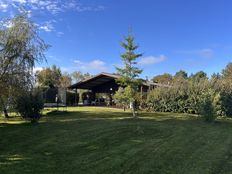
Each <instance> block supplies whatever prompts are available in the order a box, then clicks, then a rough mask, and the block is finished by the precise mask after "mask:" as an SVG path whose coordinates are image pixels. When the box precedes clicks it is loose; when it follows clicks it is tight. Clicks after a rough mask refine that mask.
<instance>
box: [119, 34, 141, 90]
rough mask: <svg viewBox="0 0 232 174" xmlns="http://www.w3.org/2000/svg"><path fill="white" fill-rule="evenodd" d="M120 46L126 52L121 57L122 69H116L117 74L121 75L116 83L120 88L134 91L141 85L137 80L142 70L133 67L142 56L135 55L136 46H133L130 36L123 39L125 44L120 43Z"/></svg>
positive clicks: (132, 38)
mask: <svg viewBox="0 0 232 174" xmlns="http://www.w3.org/2000/svg"><path fill="white" fill-rule="evenodd" d="M121 46H122V47H123V48H124V49H125V50H126V52H125V53H124V54H122V55H121V59H122V62H123V64H124V66H123V68H116V69H117V72H118V74H119V75H121V77H120V78H119V79H118V80H117V82H118V83H119V84H121V85H122V86H131V88H133V89H136V88H137V87H138V85H139V84H140V83H141V82H140V80H138V79H137V78H138V76H139V75H140V74H141V73H142V70H141V69H139V68H137V67H136V66H135V65H136V64H137V62H136V60H137V59H138V58H139V57H141V56H142V54H136V53H135V50H136V49H137V48H138V46H137V45H135V43H134V37H133V36H131V35H129V36H128V37H127V38H125V42H122V43H121Z"/></svg>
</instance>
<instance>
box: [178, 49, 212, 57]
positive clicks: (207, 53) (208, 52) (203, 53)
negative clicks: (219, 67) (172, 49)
mask: <svg viewBox="0 0 232 174" xmlns="http://www.w3.org/2000/svg"><path fill="white" fill-rule="evenodd" d="M176 52H177V53H179V54H186V55H193V56H200V57H202V58H212V57H213V56H214V51H213V50H212V49H210V48H204V49H196V50H179V51H176Z"/></svg>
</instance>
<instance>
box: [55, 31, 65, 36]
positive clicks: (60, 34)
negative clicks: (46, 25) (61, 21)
mask: <svg viewBox="0 0 232 174" xmlns="http://www.w3.org/2000/svg"><path fill="white" fill-rule="evenodd" d="M56 35H57V36H58V37H61V36H63V35H64V33H63V32H61V31H58V32H57V33H56Z"/></svg>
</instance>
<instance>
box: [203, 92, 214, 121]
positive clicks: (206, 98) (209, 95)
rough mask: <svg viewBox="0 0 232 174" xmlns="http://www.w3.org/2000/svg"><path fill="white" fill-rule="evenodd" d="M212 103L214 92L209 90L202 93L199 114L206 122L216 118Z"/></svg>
mask: <svg viewBox="0 0 232 174" xmlns="http://www.w3.org/2000/svg"><path fill="white" fill-rule="evenodd" d="M214 103H215V102H214V93H213V92H212V91H211V90H209V91H208V92H206V93H204V94H203V95H202V101H201V103H200V115H202V116H203V117H204V118H205V121H207V122H213V121H214V120H215V118H216V112H215V107H214Z"/></svg>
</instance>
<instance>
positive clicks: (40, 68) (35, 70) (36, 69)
mask: <svg viewBox="0 0 232 174" xmlns="http://www.w3.org/2000/svg"><path fill="white" fill-rule="evenodd" d="M42 70H43V68H42V67H35V68H33V73H36V72H37V71H42Z"/></svg>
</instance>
